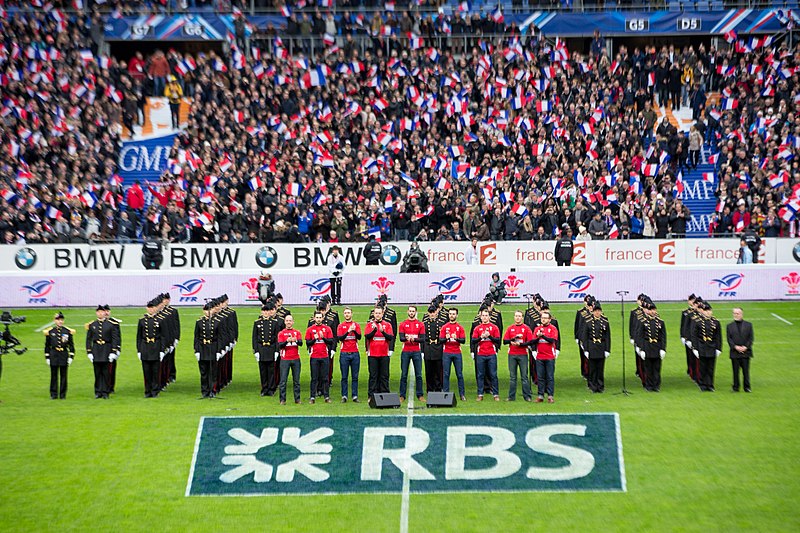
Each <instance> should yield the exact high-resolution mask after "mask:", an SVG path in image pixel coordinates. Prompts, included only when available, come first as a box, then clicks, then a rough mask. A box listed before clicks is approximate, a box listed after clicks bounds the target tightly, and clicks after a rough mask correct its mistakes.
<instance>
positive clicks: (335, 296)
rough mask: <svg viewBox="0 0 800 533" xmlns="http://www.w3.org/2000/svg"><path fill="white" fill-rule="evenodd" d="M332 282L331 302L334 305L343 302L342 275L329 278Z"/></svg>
mask: <svg viewBox="0 0 800 533" xmlns="http://www.w3.org/2000/svg"><path fill="white" fill-rule="evenodd" d="M329 281H330V282H331V304H332V305H341V304H342V277H341V276H336V277H335V278H329Z"/></svg>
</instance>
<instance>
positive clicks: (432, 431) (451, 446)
mask: <svg viewBox="0 0 800 533" xmlns="http://www.w3.org/2000/svg"><path fill="white" fill-rule="evenodd" d="M404 478H405V479H407V480H408V482H409V483H410V491H411V492H413V493H430V492H519V491H524V492H531V491H580V490H587V491H589V490H590V491H625V473H624V468H623V461H622V448H621V440H620V435H619V421H618V418H617V415H616V414H574V415H548V416H543V415H509V416H501V415H455V416H448V415H438V416H415V417H413V419H412V425H411V427H408V425H407V419H406V417H405V416H353V417H350V416H343V417H335V418H317V417H233V418H217V417H208V418H203V419H202V420H201V422H200V428H199V430H198V436H197V447H196V451H195V456H194V460H193V464H192V468H191V474H190V477H189V483H188V486H187V489H186V495H187V496H192V495H255V494H263V495H274V494H322V493H324V494H346V493H376V492H381V493H400V492H402V488H403V480H404Z"/></svg>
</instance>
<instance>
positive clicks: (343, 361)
mask: <svg viewBox="0 0 800 533" xmlns="http://www.w3.org/2000/svg"><path fill="white" fill-rule="evenodd" d="M343 315H344V322H342V323H341V324H339V327H338V328H337V329H336V340H337V341H339V342H340V343H341V346H342V351H341V352H340V353H339V369H340V370H341V371H342V403H345V402H347V378H348V376H349V377H350V378H351V380H352V386H351V388H350V392H351V393H352V397H351V398H352V400H353V402H355V403H358V374H359V370H360V369H361V354H360V353H359V352H358V341H359V340H361V325H360V324H359V323H358V322H355V321H353V310H352V309H351V308H349V307H345V308H344V311H343Z"/></svg>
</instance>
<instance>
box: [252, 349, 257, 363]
mask: <svg viewBox="0 0 800 533" xmlns="http://www.w3.org/2000/svg"><path fill="white" fill-rule="evenodd" d="M253 357H255V358H256V363H258V352H253Z"/></svg>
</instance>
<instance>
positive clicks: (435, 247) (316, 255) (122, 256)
mask: <svg viewBox="0 0 800 533" xmlns="http://www.w3.org/2000/svg"><path fill="white" fill-rule="evenodd" d="M410 244H411V243H409V242H407V241H403V242H386V243H383V244H382V254H381V257H380V260H379V264H378V265H376V266H368V265H367V264H366V259H365V257H364V246H365V245H364V244H363V243H354V244H341V245H339V246H340V248H341V249H342V255H343V257H344V262H345V266H346V268H345V270H346V271H347V272H352V273H356V272H364V273H375V272H385V273H392V272H395V273H399V272H400V268H401V265H402V263H403V260H404V258H405V257H406V255H407V254H408V253H409V248H410ZM332 247H333V245H332V244H311V243H307V244H281V243H269V244H230V245H224V244H170V245H168V246H165V247H164V248H163V250H162V258H161V262H160V264H159V265H158V266H159V269H160V270H179V271H184V272H185V271H192V272H195V271H196V272H203V273H206V272H222V271H231V270H237V271H244V272H251V273H257V272H259V271H262V270H266V271H270V272H273V273H276V272H286V273H288V272H296V271H303V272H304V273H308V272H311V273H317V274H325V273H327V267H326V264H327V261H328V255H329V254H330V251H331V248H332ZM420 251H421V252H422V253H423V254H424V255H425V258H426V259H427V262H428V268H429V269H430V271H431V272H453V271H458V270H462V271H483V272H486V271H491V270H504V269H512V268H513V269H514V270H517V271H524V270H530V269H538V268H546V267H551V266H555V265H556V261H555V256H554V252H555V241H499V242H481V243H478V246H477V249H476V250H474V251H473V250H472V246H471V244H470V243H468V242H430V243H428V242H423V243H420ZM738 257H739V239H666V240H655V239H639V240H612V241H587V242H576V243H574V253H573V257H572V268H576V267H612V268H619V269H625V268H627V267H631V266H654V267H667V268H668V267H672V266H681V265H718V266H728V265H735V264H736V260H737V258H738ZM758 258H759V263H763V264H777V263H782V264H795V263H797V262H800V241H798V240H797V239H774V238H772V239H764V240H763V241H762V246H761V249H760V251H759V255H758ZM468 260H469V262H468ZM144 265H145V263H144V256H143V251H142V245H141V244H126V245H122V244H111V245H96V246H92V245H88V244H75V245H70V244H65V245H58V244H53V245H29V246H0V272H7V273H12V272H25V271H29V272H85V271H87V270H89V271H104V272H118V271H119V272H133V273H135V272H137V271H139V272H141V271H144V270H145V266H144Z"/></svg>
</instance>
